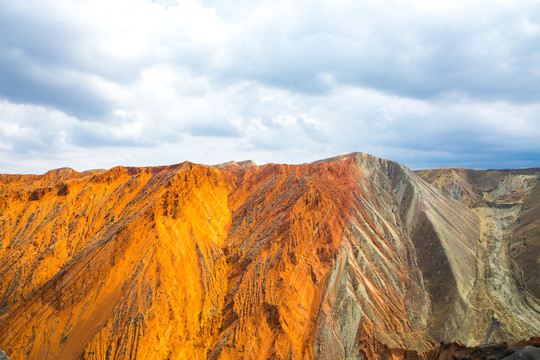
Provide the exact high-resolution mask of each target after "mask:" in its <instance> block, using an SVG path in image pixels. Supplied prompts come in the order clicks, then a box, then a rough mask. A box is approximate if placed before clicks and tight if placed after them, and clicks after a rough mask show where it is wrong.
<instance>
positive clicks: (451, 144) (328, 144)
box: [0, 0, 540, 174]
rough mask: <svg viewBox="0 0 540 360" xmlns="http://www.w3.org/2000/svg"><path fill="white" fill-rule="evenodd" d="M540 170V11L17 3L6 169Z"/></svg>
mask: <svg viewBox="0 0 540 360" xmlns="http://www.w3.org/2000/svg"><path fill="white" fill-rule="evenodd" d="M353 151H362V152H367V153H371V154H373V155H376V156H380V157H384V158H388V159H392V160H396V161H399V162H401V163H403V164H405V165H406V166H408V167H410V168H412V169H420V168H430V167H446V166H464V167H470V168H480V169H481V168H505V167H506V168H519V167H539V166H540V2H539V1H537V0H534V1H532V0H531V1H527V0H523V1H516V0H512V1H510V0H509V1H496V0H489V1H481V0H475V1H470V0H469V1H447V0H437V1H430V0H422V1H413V0H411V1H397V0H396V1H358V0H351V1H348V0H332V1H330V0H328V1H319V0H309V1H307V0H306V1H303V0H298V1H295V0H283V1H280V0H268V1H266V0H260V1H259V0H249V1H248V0H215V1H210V0H203V1H193V0H178V1H174V0H166V1H165V0H164V1H150V0H130V1H124V0H115V1H110V0H103V1H102V0H73V1H69V0H25V1H13V0H0V173H38V174H39V173H44V172H45V171H47V170H49V169H53V168H58V167H64V166H67V167H72V168H74V169H76V170H78V171H83V170H87V169H93V168H110V167H113V166H116V165H126V166H143V165H145V166H146V165H165V164H175V163H179V162H183V161H186V160H189V161H192V162H198V163H205V164H216V163H221V162H225V161H229V160H245V159H252V160H254V161H256V162H257V163H259V164H264V163H268V162H274V163H303V162H311V161H314V160H318V159H322V158H325V157H330V156H334V155H339V154H345V153H349V152H353Z"/></svg>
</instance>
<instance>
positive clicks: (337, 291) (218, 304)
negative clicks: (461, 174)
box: [0, 154, 540, 360]
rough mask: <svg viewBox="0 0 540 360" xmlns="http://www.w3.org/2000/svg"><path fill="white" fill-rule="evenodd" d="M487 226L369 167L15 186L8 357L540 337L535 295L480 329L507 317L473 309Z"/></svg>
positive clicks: (379, 350) (248, 166)
mask: <svg viewBox="0 0 540 360" xmlns="http://www.w3.org/2000/svg"><path fill="white" fill-rule="evenodd" d="M482 224H483V222H482V218H481V215H479V214H478V212H475V211H474V210H472V209H470V208H469V207H467V206H465V205H464V204H462V203H460V202H458V201H455V200H453V199H451V198H450V197H448V196H446V195H444V194H443V193H442V192H440V191H439V190H437V189H436V188H435V187H432V186H430V185H428V184H427V183H426V182H424V181H423V180H421V179H420V178H419V177H418V176H417V175H415V174H414V173H412V172H410V171H409V170H408V169H406V168H405V167H403V166H401V165H399V164H397V163H395V162H391V161H387V160H382V159H378V158H375V157H372V156H369V155H366V154H350V155H346V156H341V157H337V158H333V159H328V160H325V161H321V162H317V163H312V164H305V165H274V164H270V165H265V166H262V167H258V166H256V165H255V164H253V163H251V162H243V163H228V164H224V165H222V166H218V167H208V166H203V165H196V164H191V163H183V164H179V165H174V166H169V167H155V168H121V167H118V168H113V169H111V170H108V171H93V172H85V173H77V172H75V171H73V170H70V169H61V170H55V171H51V172H49V173H47V174H45V175H43V176H34V175H32V176H19V175H0V280H1V281H0V333H1V334H3V335H2V336H0V348H1V349H3V350H4V351H5V352H6V354H7V355H8V356H9V357H10V358H11V359H12V360H17V359H80V358H82V359H96V360H97V359H271V358H273V359H313V358H315V359H355V358H367V359H378V358H382V357H386V356H390V355H388V354H394V355H392V356H394V358H402V357H403V356H405V355H403V354H406V353H407V354H409V355H410V354H412V352H414V353H415V354H416V351H419V352H422V351H426V350H428V348H429V347H430V346H431V344H432V343H433V341H440V340H445V341H449V340H454V339H456V338H458V337H459V338H462V339H463V338H467V340H469V343H470V344H471V345H475V344H479V343H482V342H485V341H487V340H489V341H491V340H511V339H507V338H506V337H510V338H516V339H517V338H525V337H529V336H532V335H535V333H538V332H539V329H540V325H539V322H540V319H539V318H538V311H539V308H540V306H539V305H538V303H537V302H534V301H533V300H530V299H529V298H526V297H522V300H523V301H521V302H519V306H517V307H516V308H515V309H514V310H515V312H514V313H513V314H510V315H509V314H508V313H507V312H501V313H500V314H501V315H500V316H503V317H504V318H503V319H499V320H500V321H501V322H502V321H504V322H510V323H511V324H514V325H512V327H511V328H510V330H508V331H506V332H505V331H492V335H490V336H489V337H486V336H484V337H483V338H482V334H481V332H485V326H484V325H485V324H484V322H485V321H486V320H485V317H479V319H480V320H479V321H480V323H478V324H477V323H476V322H475V320H474V319H470V318H468V316H470V314H473V312H481V313H483V314H484V313H492V314H497V316H499V313H498V312H497V309H496V308H495V307H496V306H498V303H494V302H490V301H488V300H489V296H490V295H489V294H488V293H486V292H482V296H485V298H482V299H483V300H482V301H480V300H478V299H477V300H478V301H476V300H474V299H473V300H471V299H472V297H474V296H477V295H478V294H480V292H478V290H476V289H477V288H478V285H477V282H478V281H480V280H482V281H484V280H485V281H487V280H490V279H487V280H486V279H485V276H484V275H482V276H481V277H479V275H478V274H479V269H484V268H485V266H484V265H482V266H481V265H479V264H480V262H481V261H480V260H479V257H478V254H479V252H482V251H483V249H484V247H483V245H482V244H483V243H482V241H483V237H482V231H481V226H482ZM482 274H484V273H482ZM493 281H498V279H496V278H495V279H494V280H493ZM508 281H510V282H512V281H513V280H512V279H510V280H508ZM484 293H485V294H484ZM486 299H487V300H486ZM520 299H521V298H520ZM526 300H527V301H529V300H530V301H529V302H528V303H527V302H526ZM535 311H536V315H534V314H535ZM530 314H533V319H532V321H531V319H530V317H531V315H530ZM494 316H495V315H494ZM534 316H536V318H534ZM464 324H465V325H464ZM510 332H512V333H510ZM484 335H485V334H484ZM503 337H504V338H503ZM392 349H394V350H392ZM400 349H401V350H400ZM403 349H408V350H409V351H405V350H403ZM411 351H412V352H411ZM385 354H386V355H385ZM409 355H407V356H409ZM400 356H401V357H400Z"/></svg>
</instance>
